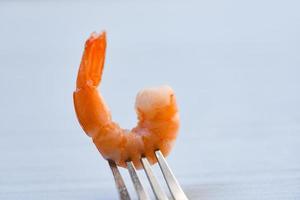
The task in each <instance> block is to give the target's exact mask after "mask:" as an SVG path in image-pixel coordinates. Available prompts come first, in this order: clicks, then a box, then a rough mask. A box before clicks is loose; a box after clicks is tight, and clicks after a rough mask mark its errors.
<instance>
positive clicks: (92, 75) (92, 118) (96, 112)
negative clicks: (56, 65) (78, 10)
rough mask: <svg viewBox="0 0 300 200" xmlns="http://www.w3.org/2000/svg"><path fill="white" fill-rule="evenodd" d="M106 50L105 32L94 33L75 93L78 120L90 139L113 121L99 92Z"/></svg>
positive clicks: (86, 46) (83, 61) (81, 64)
mask: <svg viewBox="0 0 300 200" xmlns="http://www.w3.org/2000/svg"><path fill="white" fill-rule="evenodd" d="M105 50H106V34H105V32H102V33H101V34H97V33H92V34H91V36H90V38H89V39H88V40H87V41H86V43H85V49H84V53H83V56H82V60H81V63H80V67H79V71H78V75H77V82H76V91H75V92H74V93H73V100H74V107H75V112H76V115H77V118H78V120H79V123H80V125H81V127H82V128H83V129H84V131H85V132H86V134H87V135H89V136H90V137H94V136H95V135H96V134H97V132H99V130H98V129H99V128H101V127H103V126H105V125H106V124H107V123H109V122H110V121H111V114H110V112H109V109H108V107H107V106H106V104H105V102H104V99H103V98H102V96H101V95H100V94H99V92H98V91H97V86H98V85H99V84H100V81H101V78H102V72H103V66H104V60H105Z"/></svg>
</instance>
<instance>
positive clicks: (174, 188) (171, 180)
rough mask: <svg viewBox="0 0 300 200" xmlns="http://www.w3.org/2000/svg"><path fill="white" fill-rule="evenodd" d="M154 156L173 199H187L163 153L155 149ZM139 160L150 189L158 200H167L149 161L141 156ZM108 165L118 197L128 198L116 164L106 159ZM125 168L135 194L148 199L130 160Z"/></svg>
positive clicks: (126, 199)
mask: <svg viewBox="0 0 300 200" xmlns="http://www.w3.org/2000/svg"><path fill="white" fill-rule="evenodd" d="M155 156H156V158H157V160H158V163H159V166H160V169H161V171H162V174H163V176H164V178H165V181H166V183H167V185H168V188H169V190H170V193H171V195H172V197H173V199H175V200H187V199H188V198H187V196H186V195H185V193H184V192H183V190H182V189H181V187H180V185H179V184H178V181H177V180H176V178H175V176H174V174H173V172H172V171H171V169H170V167H169V165H168V163H167V161H166V160H165V158H164V156H163V154H162V153H161V152H160V150H157V151H155ZM141 162H142V164H143V169H144V171H145V173H146V175H147V178H148V180H149V182H150V185H151V188H152V191H153V193H154V195H155V197H156V199H158V200H167V199H168V197H167V195H166V193H165V192H164V191H163V190H162V188H161V186H160V185H159V183H158V181H157V179H156V177H155V176H154V173H153V171H152V170H151V166H150V164H149V161H148V160H147V158H146V157H143V158H142V159H141ZM108 163H109V166H110V168H111V171H112V173H113V176H114V179H115V183H116V186H117V189H118V192H119V198H120V199H121V200H130V195H129V193H128V190H127V188H126V186H125V183H124V181H123V178H122V176H121V174H120V172H119V170H118V167H117V165H116V164H115V162H114V161H111V160H109V161H108ZM127 169H128V172H129V174H130V177H131V180H132V182H133V185H134V188H135V190H136V192H137V196H138V198H139V199H140V200H148V199H150V198H149V196H148V193H147V192H146V190H145V189H144V187H143V185H142V183H141V181H140V179H139V177H138V175H137V173H136V169H135V167H134V165H133V163H132V162H131V161H128V162H127Z"/></svg>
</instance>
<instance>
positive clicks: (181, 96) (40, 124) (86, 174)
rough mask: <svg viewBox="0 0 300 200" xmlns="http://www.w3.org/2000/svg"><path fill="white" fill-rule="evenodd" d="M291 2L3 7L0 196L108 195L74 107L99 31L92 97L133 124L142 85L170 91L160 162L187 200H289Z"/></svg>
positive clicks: (293, 105)
mask: <svg viewBox="0 0 300 200" xmlns="http://www.w3.org/2000/svg"><path fill="white" fill-rule="evenodd" d="M299 6H300V4H299V1H296V0H295V1H292V0H288V1H285V2H280V1H266V0H263V1H258V0H254V1H250V2H241V1H226V2H223V1H220V0H216V1H209V2H198V1H185V2H183V1H182V2H181V1H163V2H159V1H152V2H147V3H146V2H144V3H142V2H138V1H134V0H132V1H127V2H126V3H125V2H121V1H91V2H84V1H67V0H65V1H42V2H40V1H34V0H32V1H1V2H0V24H1V31H0V36H1V37H0V44H1V45H0V90H1V91H2V95H1V98H0V110H1V115H0V121H1V131H0V133H1V139H0V199H8V200H13V199H23V200H26V199H30V200H35V199H39V200H40V199H56V200H58V199H64V200H65V199H86V200H92V199H105V200H109V199H117V193H116V190H115V188H114V182H113V178H112V175H111V172H110V169H109V167H108V165H107V163H106V162H105V161H104V160H103V159H102V158H101V156H100V155H99V153H98V152H97V150H96V148H95V147H94V145H93V143H92V141H91V140H90V138H88V137H87V136H86V135H85V134H84V133H83V131H82V130H81V128H80V126H79V124H78V122H77V119H76V117H75V115H74V110H73V104H72V91H73V90H74V85H75V78H76V73H77V70H78V65H79V62H80V58H81V54H82V50H83V46H84V41H85V39H86V38H87V37H88V36H89V34H90V33H91V32H92V31H100V30H103V29H105V30H107V35H108V49H107V59H106V68H105V71H104V77H103V83H102V85H101V91H102V93H103V95H104V97H105V99H106V101H107V103H108V105H109V107H110V108H111V111H112V114H113V118H114V120H115V121H117V122H119V123H120V124H121V126H123V127H127V128H130V127H133V126H134V125H135V123H136V116H135V113H134V109H133V107H134V106H133V105H134V99H135V94H136V93H137V91H138V90H140V89H141V88H143V87H145V86H152V85H161V84H168V85H171V86H172V87H173V88H174V90H175V91H176V95H177V98H178V103H179V108H180V117H181V129H180V135H179V138H178V140H177V142H176V145H175V147H174V150H173V152H172V154H171V155H170V156H169V157H168V162H169V164H170V166H171V167H172V169H173V171H174V173H175V175H176V176H177V177H178V180H179V182H180V183H181V185H182V187H183V188H184V190H185V191H186V193H187V195H188V196H189V197H190V198H191V199H201V200H206V199H207V200H219V199H220V200H221V199H224V200H226V199H231V200H232V199H238V200H241V199H249V200H250V199H251V200H253V199H260V200H261V199H272V200H274V199H280V200H285V199H289V200H295V199H300V157H299V151H300V104H299V102H300V95H299V90H300V79H299V74H300V67H299V66H300V57H299V53H300V48H299V47H300V38H299V33H300V26H299V25H300V24H299V23H300V13H299V10H298V8H299ZM154 169H155V172H156V174H157V175H158V177H159V179H162V176H161V174H159V171H158V167H157V166H154ZM121 173H122V174H123V176H124V178H125V180H126V182H130V179H129V175H128V173H127V172H126V171H125V170H123V169H122V170H121ZM139 175H140V176H141V178H142V180H143V181H146V179H145V175H144V174H143V172H139ZM164 187H166V186H165V185H164ZM147 188H148V189H149V185H147ZM129 189H130V192H131V193H132V192H133V188H132V185H129ZM132 195H133V194H132ZM133 197H135V196H134V195H133ZM135 198H136V197H135Z"/></svg>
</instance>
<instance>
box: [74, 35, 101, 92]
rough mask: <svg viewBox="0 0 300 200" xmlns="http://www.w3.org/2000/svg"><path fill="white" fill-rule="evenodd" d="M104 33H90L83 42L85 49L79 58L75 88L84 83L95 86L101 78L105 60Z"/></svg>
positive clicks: (82, 86)
mask: <svg viewBox="0 0 300 200" xmlns="http://www.w3.org/2000/svg"><path fill="white" fill-rule="evenodd" d="M105 50H106V33H105V32H102V33H101V34H97V33H95V32H94V33H92V34H91V36H90V38H89V39H88V40H87V41H86V43H85V50H84V53H83V56H82V59H81V63H80V67H79V71H78V76H77V82H76V88H77V89H81V88H84V87H85V86H86V85H93V86H95V87H97V86H98V85H99V83H100V81H101V78H102V72H103V66H104V61H105Z"/></svg>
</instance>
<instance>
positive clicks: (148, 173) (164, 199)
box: [141, 157, 168, 200]
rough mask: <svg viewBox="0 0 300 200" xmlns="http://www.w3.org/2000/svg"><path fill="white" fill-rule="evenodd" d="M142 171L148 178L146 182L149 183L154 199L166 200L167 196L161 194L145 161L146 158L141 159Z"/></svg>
mask: <svg viewBox="0 0 300 200" xmlns="http://www.w3.org/2000/svg"><path fill="white" fill-rule="evenodd" d="M141 161H142V164H143V167H144V170H145V172H146V175H147V177H148V180H149V182H150V185H151V188H152V190H153V193H154V194H155V196H156V198H157V199H158V200H168V197H167V195H166V194H165V193H164V192H163V190H162V189H161V187H160V185H159V184H158V182H157V180H156V178H155V176H154V174H153V172H152V170H151V167H150V164H149V161H148V160H147V158H145V157H144V158H142V159H141Z"/></svg>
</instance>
